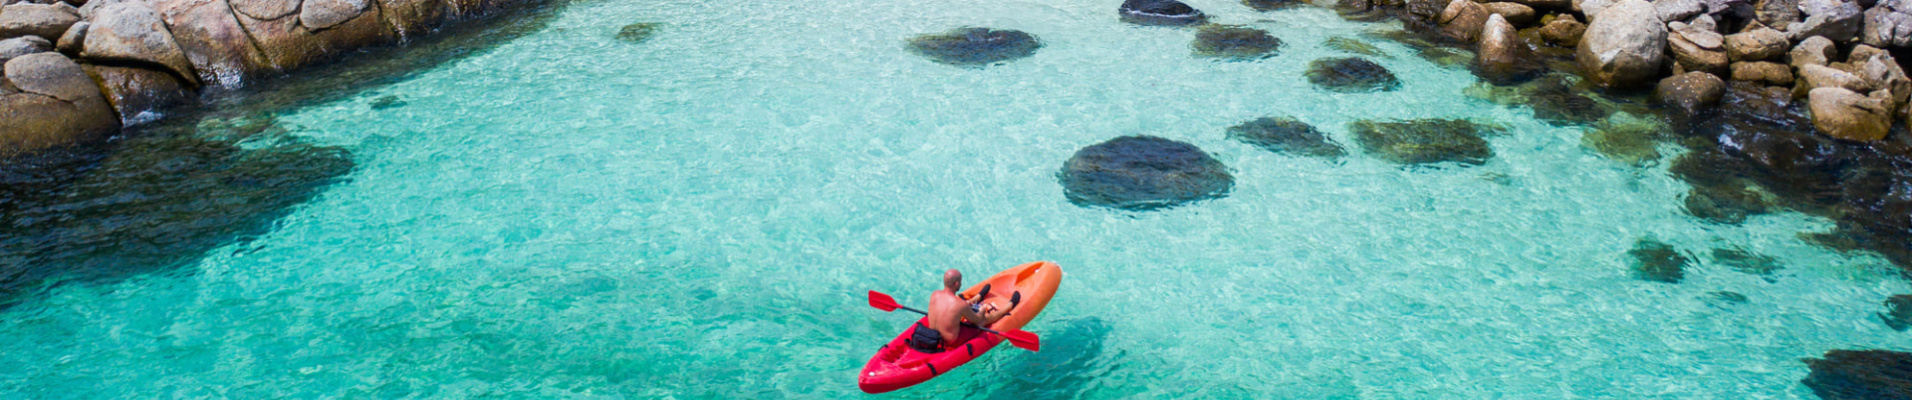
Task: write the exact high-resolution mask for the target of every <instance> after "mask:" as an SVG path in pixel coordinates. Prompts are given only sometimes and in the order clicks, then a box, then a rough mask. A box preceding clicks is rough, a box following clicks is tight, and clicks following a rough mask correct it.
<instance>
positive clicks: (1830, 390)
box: [1799, 350, 1912, 400]
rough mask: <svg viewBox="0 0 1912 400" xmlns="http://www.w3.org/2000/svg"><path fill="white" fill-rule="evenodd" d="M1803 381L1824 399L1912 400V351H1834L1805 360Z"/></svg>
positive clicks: (1801, 381)
mask: <svg viewBox="0 0 1912 400" xmlns="http://www.w3.org/2000/svg"><path fill="white" fill-rule="evenodd" d="M1805 362H1806V367H1807V368H1810V369H1811V370H1812V371H1811V372H1809V373H1807V374H1806V378H1805V379H1801V380H1800V381H1799V382H1800V383H1804V384H1805V385H1806V387H1808V388H1811V389H1812V393H1813V394H1815V395H1819V398H1820V399H1823V400H1912V353H1906V352H1898V351H1890V350H1832V351H1827V352H1826V355H1825V356H1823V358H1808V359H1805Z"/></svg>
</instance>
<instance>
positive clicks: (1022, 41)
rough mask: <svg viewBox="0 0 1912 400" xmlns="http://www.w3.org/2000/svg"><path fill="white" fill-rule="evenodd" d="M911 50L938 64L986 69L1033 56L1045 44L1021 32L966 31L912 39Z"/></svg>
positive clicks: (960, 29)
mask: <svg viewBox="0 0 1912 400" xmlns="http://www.w3.org/2000/svg"><path fill="white" fill-rule="evenodd" d="M909 47H910V50H911V51H913V52H915V53H916V54H918V55H921V56H923V57H924V58H928V59H930V61H935V62H937V63H941V64H947V65H954V66H961V67H983V66H988V65H993V64H997V63H1003V62H1008V61H1010V60H1015V59H1019V58H1023V57H1028V56H1031V55H1034V54H1036V50H1037V49H1041V48H1042V41H1040V40H1036V37H1035V36H1034V35H1030V34H1028V33H1024V32H1022V31H1016V30H1007V29H989V28H975V27H964V28H956V29H952V30H950V31H949V32H945V33H941V34H930V35H921V36H917V37H914V38H910V39H909Z"/></svg>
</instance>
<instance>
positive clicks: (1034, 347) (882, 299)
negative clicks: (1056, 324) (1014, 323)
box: [870, 290, 1042, 351]
mask: <svg viewBox="0 0 1912 400" xmlns="http://www.w3.org/2000/svg"><path fill="white" fill-rule="evenodd" d="M870 307H876V309H878V310H883V311H896V309H898V308H901V309H905V310H910V311H914V312H916V313H917V314H923V315H929V313H927V312H923V310H918V309H914V308H909V306H905V305H902V304H898V303H897V302H896V299H894V298H890V295H887V294H883V293H879V292H877V291H875V290H871V291H870ZM963 326H967V327H971V328H976V329H981V330H982V331H983V332H989V333H993V334H996V336H1002V337H1003V338H1004V339H1009V344H1012V345H1016V347H1021V348H1023V349H1025V350H1029V351H1038V350H1041V349H1042V338H1039V337H1036V334H1034V333H1029V332H1028V331H1024V330H1018V329H1010V330H1009V331H1008V332H997V331H995V330H993V329H989V328H984V327H980V326H976V324H972V323H968V322H964V323H963Z"/></svg>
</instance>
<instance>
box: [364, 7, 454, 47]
mask: <svg viewBox="0 0 1912 400" xmlns="http://www.w3.org/2000/svg"><path fill="white" fill-rule="evenodd" d="M378 9H379V11H380V13H379V14H380V15H383V16H384V17H385V24H386V25H388V26H390V27H391V28H392V32H393V33H395V34H397V35H398V37H400V38H411V37H415V36H420V35H424V34H426V33H430V32H432V30H434V29H438V26H439V25H440V24H443V23H444V21H445V19H446V16H445V7H444V6H443V5H441V3H438V2H433V1H414V0H378Z"/></svg>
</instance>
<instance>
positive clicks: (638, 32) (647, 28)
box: [617, 22, 664, 43]
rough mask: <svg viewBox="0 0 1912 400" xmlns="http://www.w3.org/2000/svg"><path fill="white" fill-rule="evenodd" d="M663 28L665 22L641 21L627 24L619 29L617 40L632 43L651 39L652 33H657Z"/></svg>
mask: <svg viewBox="0 0 1912 400" xmlns="http://www.w3.org/2000/svg"><path fill="white" fill-rule="evenodd" d="M663 28H664V24H659V23H655V22H639V23H635V24H630V25H625V26H624V28H623V29H618V30H617V40H622V41H625V42H630V43H642V42H643V41H645V40H649V39H650V38H651V36H652V35H656V34H657V31H658V30H660V29H663Z"/></svg>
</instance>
